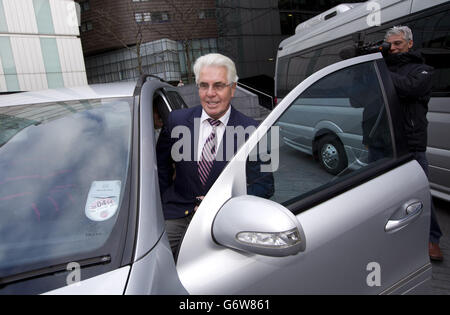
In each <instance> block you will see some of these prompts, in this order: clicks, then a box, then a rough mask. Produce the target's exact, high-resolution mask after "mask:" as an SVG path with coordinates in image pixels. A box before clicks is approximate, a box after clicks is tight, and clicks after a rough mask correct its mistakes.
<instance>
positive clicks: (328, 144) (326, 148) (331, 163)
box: [317, 135, 348, 175]
mask: <svg viewBox="0 0 450 315" xmlns="http://www.w3.org/2000/svg"><path fill="white" fill-rule="evenodd" d="M317 155H318V158H319V163H320V165H321V166H322V167H323V168H324V169H325V170H326V171H327V172H328V173H330V174H333V175H337V174H339V173H340V172H342V171H343V170H344V169H345V168H346V167H347V165H348V160H347V154H346V153H345V149H344V146H343V144H342V142H341V141H340V140H339V138H338V137H337V136H333V135H326V136H323V137H322V138H320V139H319V142H318V145H317Z"/></svg>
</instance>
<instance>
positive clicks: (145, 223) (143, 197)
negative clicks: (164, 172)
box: [134, 80, 168, 261]
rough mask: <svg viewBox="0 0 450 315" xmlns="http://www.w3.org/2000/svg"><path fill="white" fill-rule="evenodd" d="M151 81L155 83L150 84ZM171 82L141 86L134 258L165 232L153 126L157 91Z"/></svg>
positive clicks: (148, 249) (151, 246) (155, 81)
mask: <svg viewBox="0 0 450 315" xmlns="http://www.w3.org/2000/svg"><path fill="white" fill-rule="evenodd" d="M150 82H151V84H149V83H150ZM165 86H168V84H167V83H163V82H161V81H159V80H151V81H147V82H145V83H144V84H143V86H142V90H141V99H140V106H139V113H140V114H139V123H140V126H139V133H140V135H139V147H140V150H139V155H140V157H139V161H140V165H139V173H140V174H141V175H142V174H145V176H140V177H139V215H138V218H139V219H138V220H139V221H138V233H137V239H136V245H135V246H136V247H135V248H136V249H135V254H134V260H135V261H137V260H139V259H141V258H142V257H144V256H145V255H146V254H147V253H148V252H149V251H150V250H151V249H152V248H153V247H154V246H155V244H156V243H157V242H158V240H159V239H160V237H161V235H162V234H163V232H164V217H163V212H162V206H161V202H160V197H159V196H160V193H159V184H158V169H157V165H156V153H155V152H156V151H155V146H156V142H155V131H154V128H153V112H152V108H153V95H154V93H155V91H156V90H158V89H160V88H162V87H165Z"/></svg>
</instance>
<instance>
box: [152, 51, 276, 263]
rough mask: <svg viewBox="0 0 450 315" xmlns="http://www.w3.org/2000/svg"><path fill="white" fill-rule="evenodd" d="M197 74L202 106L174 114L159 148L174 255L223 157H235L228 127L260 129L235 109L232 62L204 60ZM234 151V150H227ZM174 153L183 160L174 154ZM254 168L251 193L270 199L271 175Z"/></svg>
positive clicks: (161, 183)
mask: <svg viewBox="0 0 450 315" xmlns="http://www.w3.org/2000/svg"><path fill="white" fill-rule="evenodd" d="M194 73H195V80H196V83H197V87H198V93H199V97H200V103H201V106H196V107H193V108H189V109H183V110H176V111H173V112H171V114H170V115H169V119H168V123H167V124H166V125H165V126H164V127H163V130H162V131H161V134H160V136H159V139H158V143H157V146H156V152H157V161H158V175H159V186H160V192H161V200H162V206H163V212H164V216H165V220H166V231H167V235H168V237H169V242H170V245H171V248H172V252H173V254H174V256H175V257H176V253H177V250H178V246H179V243H180V241H181V239H182V237H183V234H184V232H185V230H186V228H187V226H188V225H189V222H190V221H191V219H192V216H193V215H194V212H195V210H196V209H197V205H198V204H199V202H200V201H201V199H202V198H203V196H205V195H206V193H207V192H208V190H209V189H210V188H211V186H212V185H213V184H214V182H215V180H216V179H217V177H218V176H219V175H220V173H221V172H222V170H223V169H224V167H225V165H226V164H227V162H228V161H227V158H223V157H228V158H229V157H231V156H233V155H234V153H236V151H237V149H238V143H234V142H235V137H234V136H233V137H230V136H228V137H227V132H225V129H226V127H237V126H241V127H243V129H244V130H245V129H246V128H247V127H252V126H253V127H256V126H257V122H256V121H255V120H253V119H252V118H249V117H247V116H245V115H244V114H242V113H240V112H239V111H237V110H236V109H234V108H233V107H232V106H231V100H232V98H233V96H234V94H235V92H236V83H237V80H238V77H237V74H236V68H235V65H234V62H233V61H232V60H231V59H229V58H228V57H226V56H223V55H221V54H208V55H205V56H202V57H200V58H198V59H197V60H196V62H195V64H194ZM180 127H181V128H180ZM241 130H242V129H241ZM180 131H181V132H180ZM247 136H248V135H247ZM186 137H187V138H188V139H186ZM230 138H231V139H230ZM186 140H187V141H186ZM180 142H181V143H183V145H182V146H179V145H178V144H179V143H180ZM177 143H178V144H177ZM175 144H177V146H176V150H173V148H174V145H175ZM230 148H233V152H227V149H228V151H229V150H230ZM173 151H176V153H178V154H179V155H180V156H182V158H180V156H173V155H172V153H173ZM218 152H220V153H221V154H220V158H219V156H218ZM254 166H255V165H253V166H252V167H249V168H248V172H247V182H248V183H250V184H249V185H248V189H247V192H248V193H249V194H252V195H257V196H260V197H265V198H269V197H270V196H271V195H272V194H273V190H274V188H273V176H272V175H271V174H269V175H267V174H266V175H265V176H262V175H260V174H258V173H259V169H257V167H254Z"/></svg>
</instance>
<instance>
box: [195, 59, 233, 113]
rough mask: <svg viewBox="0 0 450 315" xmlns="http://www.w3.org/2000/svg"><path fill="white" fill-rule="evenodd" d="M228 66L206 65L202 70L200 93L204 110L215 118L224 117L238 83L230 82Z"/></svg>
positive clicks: (199, 81) (199, 82)
mask: <svg viewBox="0 0 450 315" xmlns="http://www.w3.org/2000/svg"><path fill="white" fill-rule="evenodd" d="M229 83H230V82H228V80H227V68H225V67H217V66H205V67H203V68H202V69H201V70H200V74H199V80H198V86H199V89H198V94H199V96H200V102H201V104H202V107H203V109H204V111H205V112H206V113H207V114H208V115H209V116H210V117H211V118H214V119H219V118H220V117H222V116H223V115H224V114H225V113H226V111H227V110H228V108H229V107H230V101H231V99H232V98H233V96H234V92H235V91H236V84H234V83H233V84H229Z"/></svg>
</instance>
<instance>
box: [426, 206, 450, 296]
mask: <svg viewBox="0 0 450 315" xmlns="http://www.w3.org/2000/svg"><path fill="white" fill-rule="evenodd" d="M433 201H434V205H435V207H436V215H437V217H438V221H439V224H440V226H441V230H442V233H443V236H442V238H441V244H440V246H441V250H442V253H443V254H444V261H442V262H433V263H432V264H433V278H432V280H431V285H430V294H433V295H435V294H440V295H444V294H445V295H450V202H447V201H443V200H440V199H436V198H434V199H433Z"/></svg>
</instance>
